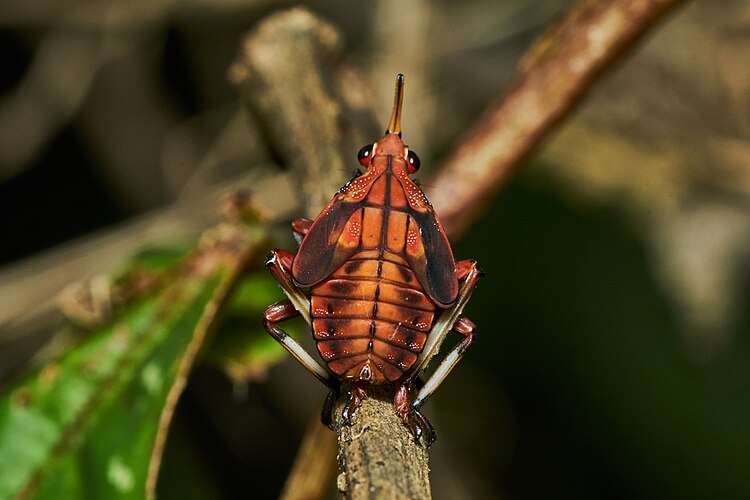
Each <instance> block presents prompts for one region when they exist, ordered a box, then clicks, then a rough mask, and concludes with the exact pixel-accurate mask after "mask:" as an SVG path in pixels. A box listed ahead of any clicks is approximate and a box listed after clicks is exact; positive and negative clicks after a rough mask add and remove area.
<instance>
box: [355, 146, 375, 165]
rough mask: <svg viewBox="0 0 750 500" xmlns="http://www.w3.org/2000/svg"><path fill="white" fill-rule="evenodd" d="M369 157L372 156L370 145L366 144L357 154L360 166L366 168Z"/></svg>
mask: <svg viewBox="0 0 750 500" xmlns="http://www.w3.org/2000/svg"><path fill="white" fill-rule="evenodd" d="M370 155H372V144H368V145H367V146H364V147H363V148H362V149H360V150H359V153H357V159H358V160H359V163H360V165H362V166H363V167H366V166H367V165H368V163H370Z"/></svg>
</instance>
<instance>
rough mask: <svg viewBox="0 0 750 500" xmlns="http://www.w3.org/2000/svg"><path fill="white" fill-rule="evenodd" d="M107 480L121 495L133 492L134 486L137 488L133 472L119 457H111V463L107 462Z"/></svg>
mask: <svg viewBox="0 0 750 500" xmlns="http://www.w3.org/2000/svg"><path fill="white" fill-rule="evenodd" d="M107 480H108V481H109V482H110V483H111V484H112V486H114V487H115V489H116V490H117V491H119V492H120V493H129V492H131V491H133V486H135V479H134V478H133V471H132V470H130V467H128V466H127V465H125V462H123V460H122V457H120V456H119V455H115V456H112V457H110V458H109V462H107Z"/></svg>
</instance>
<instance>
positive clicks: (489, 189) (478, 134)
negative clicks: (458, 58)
mask: <svg viewBox="0 0 750 500" xmlns="http://www.w3.org/2000/svg"><path fill="white" fill-rule="evenodd" d="M682 3H685V0H580V1H579V2H578V3H577V4H576V5H575V6H574V7H573V9H572V10H570V12H569V13H568V14H567V15H566V16H565V17H564V18H563V19H562V20H561V21H560V22H559V23H558V24H556V25H554V26H552V27H551V28H550V29H549V30H547V32H546V33H544V34H543V35H542V36H541V37H540V38H539V39H538V40H537V41H536V42H535V43H534V45H532V46H531V48H530V49H529V50H528V52H527V53H526V55H525V56H524V58H523V59H522V60H521V62H520V64H519V67H518V70H517V73H516V75H515V77H514V78H513V81H512V83H511V85H510V87H509V89H508V90H507V92H506V93H505V96H504V97H503V98H502V100H500V101H498V103H497V104H496V105H495V106H494V107H492V108H491V109H490V110H489V112H488V113H487V114H486V115H485V116H484V117H483V118H482V119H480V120H479V121H478V122H477V123H476V124H475V125H474V126H473V127H472V128H471V130H470V131H469V132H468V133H467V134H466V136H465V137H464V138H463V140H462V141H461V142H460V144H459V146H458V147H457V148H456V149H455V150H454V151H453V153H452V154H451V155H450V156H449V157H448V158H447V159H446V160H445V161H444V162H443V164H442V165H441V167H440V169H439V171H438V173H437V175H436V176H435V177H434V178H433V179H431V180H430V184H431V185H432V186H433V187H432V188H431V190H430V193H428V194H429V195H430V200H432V203H433V204H434V206H435V211H436V212H437V213H438V214H439V215H440V220H441V221H442V223H443V226H444V227H445V230H446V231H447V232H448V234H450V235H452V236H453V237H455V236H456V235H460V234H461V233H463V232H464V231H465V230H466V229H467V228H468V226H469V225H470V224H471V223H472V222H473V221H474V220H475V219H476V218H477V217H478V216H479V215H480V214H481V213H482V212H483V210H484V207H485V206H486V205H487V204H488V202H489V201H490V200H491V199H492V198H493V197H494V196H495V194H496V193H497V191H498V190H499V189H500V187H501V186H502V185H503V184H504V183H505V181H506V180H507V179H508V178H509V177H510V175H511V174H513V173H514V172H515V171H516V170H518V169H519V168H520V167H521V166H522V165H523V160H524V159H526V158H527V157H528V156H529V154H530V153H532V152H533V151H534V149H535V148H537V147H538V146H539V144H540V143H541V142H542V140H544V139H545V138H546V137H547V135H549V133H550V132H551V131H552V130H553V128H554V126H555V125H556V124H558V123H559V122H560V121H562V120H563V119H564V118H565V117H567V116H568V115H569V114H570V113H571V112H572V111H573V109H575V107H576V105H577V104H578V102H580V100H581V99H582V98H583V97H584V95H585V94H586V92H587V91H588V90H589V89H591V87H592V86H593V85H594V83H596V82H597V81H598V80H599V78H600V77H601V76H602V74H603V73H604V72H605V71H606V70H607V69H608V68H609V67H610V66H611V65H612V64H613V63H614V62H616V61H618V60H620V59H621V57H622V56H623V55H624V54H625V53H626V52H627V51H629V50H630V49H632V48H633V46H634V45H635V44H636V42H638V41H639V40H640V39H641V38H642V37H643V36H644V35H645V34H646V33H647V32H648V30H649V28H651V27H652V26H653V25H654V24H655V23H656V22H657V21H658V20H659V19H661V18H662V17H663V16H664V15H665V14H666V13H667V12H669V11H670V10H671V9H673V8H675V7H677V6H678V5H680V4H682Z"/></svg>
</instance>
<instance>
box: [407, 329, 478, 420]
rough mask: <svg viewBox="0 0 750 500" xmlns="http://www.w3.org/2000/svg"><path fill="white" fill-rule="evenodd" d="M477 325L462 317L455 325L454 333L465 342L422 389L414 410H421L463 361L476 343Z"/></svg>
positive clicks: (444, 361) (445, 360)
mask: <svg viewBox="0 0 750 500" xmlns="http://www.w3.org/2000/svg"><path fill="white" fill-rule="evenodd" d="M476 328H477V327H476V325H475V324H474V323H473V322H472V321H471V320H470V319H468V318H466V317H464V316H461V317H459V318H458V320H456V323H455V324H454V325H453V331H455V332H458V333H460V334H461V335H463V336H464V338H463V340H461V342H459V343H458V345H456V347H454V348H453V350H452V351H451V352H449V353H448V355H447V356H446V357H445V358H444V359H443V361H442V362H441V363H440V365H439V366H438V367H437V369H436V370H435V372H434V373H433V374H432V375H430V378H428V379H427V381H426V382H425V384H424V386H423V387H422V388H421V389H420V391H419V393H418V394H417V397H416V398H415V399H414V403H413V404H414V408H421V407H422V405H424V403H425V402H426V401H427V399H428V398H429V397H430V396H432V394H433V393H434V392H435V390H436V389H437V388H438V387H439V386H440V384H441V383H442V382H443V380H445V377H447V376H448V374H449V373H450V372H451V370H453V368H454V367H455V366H456V364H457V363H458V362H459V361H460V360H461V357H462V356H463V355H464V353H465V352H466V350H467V349H468V348H469V347H470V346H471V344H472V343H473V342H474V337H475V334H476Z"/></svg>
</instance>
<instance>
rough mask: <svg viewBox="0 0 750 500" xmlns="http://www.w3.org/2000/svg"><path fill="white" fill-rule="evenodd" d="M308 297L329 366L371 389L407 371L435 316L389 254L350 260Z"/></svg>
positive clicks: (412, 280)
mask: <svg viewBox="0 0 750 500" xmlns="http://www.w3.org/2000/svg"><path fill="white" fill-rule="evenodd" d="M311 295H312V297H311V306H310V313H311V317H312V327H313V337H314V338H315V341H316V343H317V346H318V351H319V352H320V354H321V356H322V357H323V359H324V360H325V361H326V363H327V364H328V367H329V368H330V369H331V371H333V372H334V373H335V374H337V375H338V376H340V377H342V378H345V379H350V380H365V381H369V382H371V383H373V384H382V383H386V382H393V381H395V380H398V379H400V378H401V377H402V376H403V375H404V373H405V372H406V371H407V370H408V369H409V368H411V366H412V365H413V364H414V363H415V361H416V360H417V357H418V356H419V353H420V352H422V348H423V347H424V343H425V340H426V339H427V335H428V333H429V331H430V328H431V327H432V322H433V318H434V316H435V312H436V306H435V304H434V302H432V300H431V299H430V298H429V297H428V296H427V295H426V294H425V293H424V291H422V290H421V287H420V285H419V282H418V281H417V280H416V278H415V277H414V273H412V272H411V270H409V268H408V267H407V266H406V262H405V261H404V260H403V259H402V258H401V257H399V256H398V255H396V254H391V253H390V252H387V251H386V252H372V251H364V252H360V253H358V254H356V255H354V256H353V257H352V258H351V259H349V260H348V261H347V262H345V263H344V264H343V265H342V266H341V267H340V268H339V269H337V270H336V271H335V272H334V273H333V274H332V275H331V276H330V277H329V278H328V279H326V280H325V281H323V282H321V283H319V284H317V285H316V286H314V287H313V289H312V293H311Z"/></svg>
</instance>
